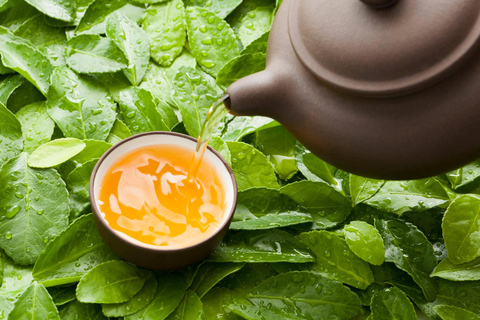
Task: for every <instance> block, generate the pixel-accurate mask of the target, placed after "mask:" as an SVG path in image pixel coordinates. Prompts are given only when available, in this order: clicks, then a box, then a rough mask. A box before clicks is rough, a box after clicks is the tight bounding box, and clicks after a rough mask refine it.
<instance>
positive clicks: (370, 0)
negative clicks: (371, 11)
mask: <svg viewBox="0 0 480 320" xmlns="http://www.w3.org/2000/svg"><path fill="white" fill-rule="evenodd" d="M360 1H362V2H363V3H365V4H368V5H369V6H371V7H374V8H385V7H388V6H391V5H392V4H394V3H395V2H397V0H360Z"/></svg>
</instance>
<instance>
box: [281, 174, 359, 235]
mask: <svg viewBox="0 0 480 320" xmlns="http://www.w3.org/2000/svg"><path fill="white" fill-rule="evenodd" d="M280 192H281V193H282V194H284V195H287V196H289V197H290V198H292V199H293V200H294V201H295V202H297V203H298V204H299V205H301V206H304V207H305V208H307V209H308V210H309V212H310V214H311V215H312V217H313V221H314V225H313V226H312V228H313V229H326V228H331V227H334V226H336V225H338V224H339V223H341V222H342V221H344V220H345V219H346V218H347V217H348V215H349V214H350V212H351V210H352V206H351V204H350V202H349V201H348V199H347V198H346V197H345V196H344V195H342V194H341V193H340V192H338V191H337V190H336V189H335V188H333V187H332V186H330V185H328V184H326V183H324V182H315V181H308V180H305V181H299V182H294V183H290V184H287V185H286V186H284V187H282V188H280Z"/></svg>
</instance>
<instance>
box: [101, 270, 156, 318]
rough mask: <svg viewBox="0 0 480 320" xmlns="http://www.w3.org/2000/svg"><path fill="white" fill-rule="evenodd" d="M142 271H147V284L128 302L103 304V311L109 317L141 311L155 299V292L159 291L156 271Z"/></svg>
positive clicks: (144, 271)
mask: <svg viewBox="0 0 480 320" xmlns="http://www.w3.org/2000/svg"><path fill="white" fill-rule="evenodd" d="M142 272H143V273H146V276H145V284H144V285H143V287H142V289H141V290H140V291H139V292H138V293H137V294H136V295H134V296H133V297H132V298H131V299H130V300H128V301H127V302H124V303H113V304H103V305H102V312H103V314H104V315H106V316H107V317H124V316H128V315H131V314H134V313H136V312H138V311H140V310H141V309H143V308H144V307H145V306H147V305H148V304H149V303H150V301H152V300H153V297H154V295H155V292H156V291H157V279H156V278H155V273H153V272H151V271H146V270H142Z"/></svg>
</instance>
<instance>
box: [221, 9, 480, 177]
mask: <svg viewBox="0 0 480 320" xmlns="http://www.w3.org/2000/svg"><path fill="white" fill-rule="evenodd" d="M292 1H295V0H284V3H283V4H282V6H281V8H280V9H279V11H278V13H277V16H276V17H275V20H274V24H273V26H272V31H271V34H270V38H269V42H268V50H267V68H266V70H265V71H263V72H260V73H258V74H254V75H251V76H248V77H246V78H243V79H240V80H239V81H237V82H236V83H234V84H232V85H231V86H230V87H229V88H228V89H227V94H229V95H230V109H231V113H233V114H236V115H263V116H268V117H271V118H274V119H276V120H277V121H279V122H280V123H281V124H282V125H283V126H284V127H285V128H286V129H287V130H289V131H290V132H291V133H292V134H293V135H294V136H295V137H296V138H297V139H298V140H299V141H300V142H301V143H302V144H304V145H305V146H306V147H307V148H308V149H309V150H310V151H311V152H312V153H314V154H315V155H317V156H318V157H320V158H322V159H323V160H325V161H327V162H329V163H331V164H332V165H334V166H336V167H338V168H340V169H342V170H345V171H348V172H351V173H355V174H358V175H362V176H367V177H372V178H381V179H397V180H400V179H414V178H422V177H427V176H432V175H436V174H440V173H444V172H447V171H450V170H453V169H455V168H457V167H459V166H461V165H464V164H466V163H468V162H471V161H473V160H475V159H476V158H478V157H479V156H480V125H479V124H480V53H478V52H476V53H475V55H474V56H471V57H470V58H469V61H468V63H465V64H464V65H462V66H460V67H458V68H457V70H456V71H455V72H454V73H453V74H451V75H449V76H448V77H446V78H444V79H443V80H440V81H439V82H437V83H435V84H434V85H431V86H428V87H427V88H424V89H422V90H420V91H416V92H410V93H407V94H404V95H400V96H396V97H395V98H386V97H362V96H358V95H352V94H346V93H345V92H342V91H341V90H338V89H337V88H335V87H333V86H331V85H329V84H328V83H326V82H325V81H323V80H322V79H319V78H318V77H317V76H316V75H314V74H313V73H312V72H311V71H310V70H309V68H307V67H306V66H305V65H304V64H303V62H302V61H301V60H300V59H299V57H298V55H297V53H296V52H295V49H294V46H293V45H292V42H291V39H290V33H289V27H288V21H289V20H288V15H289V8H290V5H291V2H292ZM339 41H341V39H339ZM326 50H328V48H326Z"/></svg>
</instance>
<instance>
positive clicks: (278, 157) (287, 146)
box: [254, 126, 298, 180]
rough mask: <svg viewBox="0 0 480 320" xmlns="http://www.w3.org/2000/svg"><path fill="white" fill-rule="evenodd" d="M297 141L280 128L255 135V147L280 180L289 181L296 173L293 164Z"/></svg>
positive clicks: (258, 132)
mask: <svg viewBox="0 0 480 320" xmlns="http://www.w3.org/2000/svg"><path fill="white" fill-rule="evenodd" d="M296 143H297V140H296V139H295V137H294V136H293V135H292V134H291V133H290V132H288V131H287V130H286V129H285V128H284V127H282V126H276V127H273V128H267V129H263V130H259V131H257V132H256V135H255V143H254V145H255V147H256V148H257V149H258V150H260V151H261V152H262V153H263V154H264V155H266V156H267V159H268V160H269V161H270V162H271V163H272V164H273V168H274V169H275V172H276V173H277V174H278V176H279V178H280V179H283V180H289V179H291V178H292V177H293V176H294V175H295V174H296V173H297V171H298V169H297V165H296V163H295V146H296Z"/></svg>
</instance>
